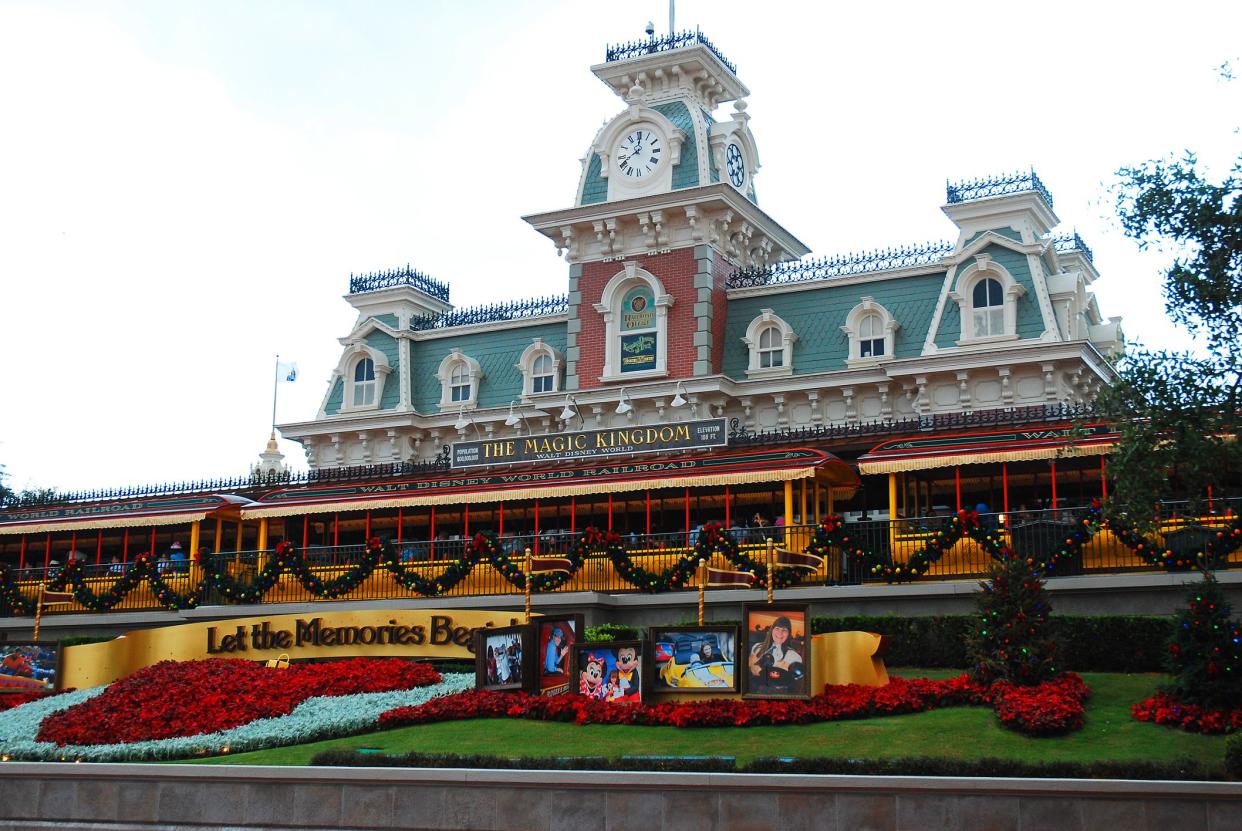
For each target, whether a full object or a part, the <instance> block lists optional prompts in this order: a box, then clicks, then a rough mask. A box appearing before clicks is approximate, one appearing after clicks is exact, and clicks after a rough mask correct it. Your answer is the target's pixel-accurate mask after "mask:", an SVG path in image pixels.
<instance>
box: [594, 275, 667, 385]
mask: <svg viewBox="0 0 1242 831" xmlns="http://www.w3.org/2000/svg"><path fill="white" fill-rule="evenodd" d="M644 283H645V284H646V285H647V287H648V288H650V289H651V294H652V296H653V297H655V305H656V366H655V369H648V370H643V371H642V372H621V371H620V369H621V314H620V307H621V301H622V300H623V299H624V297H625V294H626V292H628V291H629V290H630V289H632V288H634V287H635V286H637V285H640V284H644ZM672 306H673V297H672V295H669V294H666V293H665V292H664V284H663V283H661V282H660V278H658V277H656V276H655V275H654V274H652V273H651V272H649V271H645V270H643V269H641V268H639V267H638V263H636V262H634V261H633V260H630V261H628V262H626V263H625V268H624V269H623V270H622V271H620V272H618V273H617V274H616V275H615V276H614V277H613V278H612V279H611V280H609V281H608V285H606V286H604V292H603V294H601V295H600V302H599V303H596V304H595V311H597V312H599V313H600V314H601V315H603V316H604V372H603V374H602V375H600V377H599V380H600V382H601V383H612V382H616V381H640V380H643V379H647V378H664V377H666V376H667V375H668V310H669V309H671V308H672Z"/></svg>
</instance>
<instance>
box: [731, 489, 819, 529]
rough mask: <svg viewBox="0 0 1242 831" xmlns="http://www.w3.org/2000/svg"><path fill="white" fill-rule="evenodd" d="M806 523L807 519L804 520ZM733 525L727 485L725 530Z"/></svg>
mask: <svg viewBox="0 0 1242 831" xmlns="http://www.w3.org/2000/svg"><path fill="white" fill-rule="evenodd" d="M802 521H803V522H804V523H805V522H806V517H803V518H802ZM732 527H733V523H732V522H730V521H729V486H728V485H725V528H732Z"/></svg>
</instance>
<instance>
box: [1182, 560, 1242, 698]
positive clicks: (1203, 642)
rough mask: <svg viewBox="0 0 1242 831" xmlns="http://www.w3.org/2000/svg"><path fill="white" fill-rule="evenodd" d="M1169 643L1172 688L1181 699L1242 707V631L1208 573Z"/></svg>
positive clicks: (1195, 587)
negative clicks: (1173, 678)
mask: <svg viewBox="0 0 1242 831" xmlns="http://www.w3.org/2000/svg"><path fill="white" fill-rule="evenodd" d="M1186 599H1187V604H1186V607H1185V608H1183V609H1182V610H1181V611H1180V612H1178V614H1177V623H1176V627H1175V628H1174V631H1173V639H1172V641H1171V642H1170V643H1169V664H1170V666H1169V668H1170V670H1171V671H1172V674H1173V676H1174V677H1175V679H1176V680H1175V683H1174V687H1173V692H1174V694H1175V695H1176V696H1177V698H1178V700H1179V701H1182V702H1185V703H1187V704H1200V705H1203V706H1205V707H1218V708H1222V709H1224V708H1236V707H1242V633H1240V632H1239V626H1238V622H1237V621H1236V620H1230V619H1229V613H1230V606H1229V602H1228V601H1227V600H1226V599H1225V593H1224V592H1223V591H1222V590H1221V588H1220V584H1219V583H1217V582H1216V580H1215V578H1213V577H1212V575H1211V574H1210V573H1209V574H1207V575H1206V577H1205V578H1204V580H1203V582H1202V583H1195V584H1193V585H1192V586H1191V587H1190V592H1189V593H1188V594H1187V597H1186Z"/></svg>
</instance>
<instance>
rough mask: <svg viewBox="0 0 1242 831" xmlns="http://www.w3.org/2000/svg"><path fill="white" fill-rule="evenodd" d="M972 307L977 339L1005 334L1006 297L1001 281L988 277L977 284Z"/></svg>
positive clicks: (972, 298)
mask: <svg viewBox="0 0 1242 831" xmlns="http://www.w3.org/2000/svg"><path fill="white" fill-rule="evenodd" d="M971 306H972V307H973V308H974V314H973V316H972V318H973V320H974V329H975V337H977V338H986V337H991V336H992V335H1003V334H1005V295H1004V292H1003V291H1002V290H1001V284H1000V281H999V280H994V279H992V278H991V277H988V278H987V279H985V280H980V281H979V282H977V283H975V289H974V292H973V293H972V297H971Z"/></svg>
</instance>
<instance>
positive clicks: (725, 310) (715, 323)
mask: <svg viewBox="0 0 1242 831" xmlns="http://www.w3.org/2000/svg"><path fill="white" fill-rule="evenodd" d="M735 268H737V266H735V265H734V264H733V263H731V262H729V261H728V260H726V259H725V257H724V255H723V254H721V253H720V252H719V251H715V250H713V251H712V372H713V373H719V372H721V371H722V369H723V368H724V350H725V323H726V322H727V321H728V314H729V299H728V297H727V294H726V290H725V284H726V282H727V281H728V279H729V275H730V274H732V273H733V270H734V269H735Z"/></svg>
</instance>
